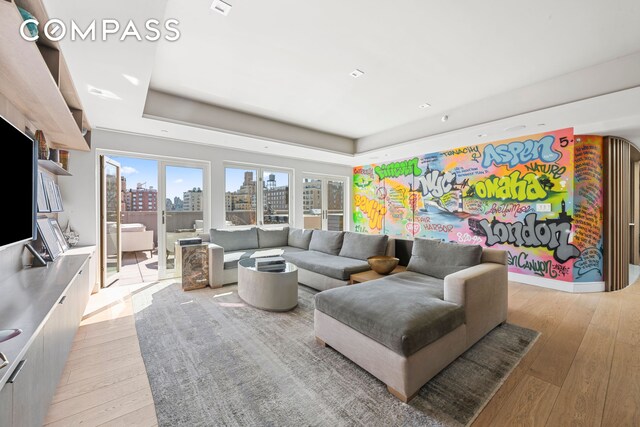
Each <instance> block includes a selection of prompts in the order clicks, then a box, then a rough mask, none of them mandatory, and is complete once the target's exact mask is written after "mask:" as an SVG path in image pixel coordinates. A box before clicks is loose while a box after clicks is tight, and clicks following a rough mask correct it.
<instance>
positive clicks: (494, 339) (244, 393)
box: [133, 282, 539, 426]
mask: <svg viewBox="0 0 640 427" xmlns="http://www.w3.org/2000/svg"><path fill="white" fill-rule="evenodd" d="M315 293H316V292H315V291H312V290H311V289H309V288H306V287H304V286H300V292H299V305H298V307H297V308H296V309H295V310H293V311H290V312H287V313H272V312H266V311H261V310H258V309H256V308H253V307H250V306H247V305H245V304H244V303H243V302H242V300H240V298H239V297H238V294H237V287H236V286H226V287H224V288H223V289H217V290H212V289H209V288H207V289H202V290H197V291H191V292H188V293H186V292H183V291H182V290H181V287H180V285H179V284H176V283H173V284H172V283H167V282H165V283H160V284H157V285H153V286H151V287H149V288H147V289H145V290H142V291H140V292H138V293H137V294H135V295H134V296H133V304H134V311H135V320H136V328H137V331H138V338H139V340H140V347H141V350H142V356H143V358H144V362H145V365H146V368H147V373H148V376H149V381H150V383H151V390H152V392H153V398H154V401H155V405H156V412H157V415H158V422H159V424H160V425H161V426H214V425H224V426H233V425H241V426H293V425H295V426H307V425H314V426H316V425H317V426H351V425H354V426H357V425H361V426H377V425H381V426H382V425H385V426H389V425H416V426H417V425H420V426H459V425H467V424H469V423H470V422H471V421H473V419H474V418H475V417H476V416H477V414H478V413H479V412H480V411H481V409H482V408H483V407H484V406H485V405H486V403H487V402H488V401H489V399H490V398H491V397H492V396H493V394H494V393H495V392H496V391H497V389H498V388H499V387H500V385H501V384H502V383H503V382H504V380H505V379H506V378H507V376H508V375H509V373H510V372H511V371H512V370H513V368H514V367H515V366H516V365H517V364H518V362H519V361H520V360H521V359H522V357H523V356H524V355H525V354H526V352H527V351H528V349H529V348H530V347H531V345H532V344H533V342H534V341H535V340H536V338H537V337H538V335H539V334H538V333H537V332H535V331H532V330H529V329H525V328H521V327H518V326H514V325H509V324H506V325H504V326H500V327H498V328H496V329H495V330H493V331H492V332H491V333H489V335H487V336H486V337H485V338H483V339H482V340H481V341H480V342H479V343H477V344H476V345H475V346H473V347H472V348H471V349H469V350H468V351H467V352H466V353H465V354H464V355H463V356H462V357H460V358H459V359H458V360H456V361H455V362H454V363H452V364H451V365H450V366H448V367H447V368H446V369H445V370H444V371H442V372H441V373H440V374H439V375H438V376H436V377H435V378H433V379H432V380H431V381H430V382H429V383H428V384H426V385H425V386H424V387H422V389H421V390H420V393H419V395H418V396H417V397H416V398H415V399H413V400H412V401H411V402H410V403H409V404H404V403H402V402H400V401H399V400H397V399H396V398H394V397H393V396H391V395H390V394H389V393H388V392H387V389H386V387H385V385H384V384H383V383H381V382H380V381H379V380H377V379H376V378H375V377H373V376H372V375H370V374H369V373H367V372H366V371H364V370H363V369H361V368H359V367H358V366H357V365H355V364H354V363H352V362H351V361H350V360H348V359H347V358H345V357H343V356H342V355H340V354H339V353H338V352H336V351H335V350H333V349H331V348H323V347H320V346H318V345H317V344H316V342H315V337H314V334H313V296H314V294H315Z"/></svg>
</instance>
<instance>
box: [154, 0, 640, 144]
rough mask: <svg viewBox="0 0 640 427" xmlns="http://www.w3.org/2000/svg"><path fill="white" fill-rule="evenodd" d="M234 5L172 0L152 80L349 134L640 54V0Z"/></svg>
mask: <svg viewBox="0 0 640 427" xmlns="http://www.w3.org/2000/svg"><path fill="white" fill-rule="evenodd" d="M228 1H229V2H230V3H231V4H232V5H233V9H232V11H231V13H230V14H229V15H228V16H223V15H221V14H219V13H216V12H214V11H210V10H208V8H209V5H210V1H208V0H197V1H195V2H192V5H191V6H190V7H185V4H184V0H169V1H168V2H167V12H166V16H167V17H175V18H177V19H179V20H180V23H181V25H180V26H181V28H182V30H183V32H182V38H181V40H180V42H179V43H170V42H162V43H160V45H159V47H158V50H157V53H156V57H155V65H154V69H153V75H152V79H151V87H152V88H153V89H157V90H160V91H164V92H167V93H171V94H175V95H179V96H182V97H187V98H192V99H195V100H198V101H204V102H206V103H211V104H214V105H218V106H223V107H228V108H231V109H235V110H240V111H244V112H250V113H252V114H256V115H259V116H265V117H270V118H273V119H277V120H281V121H285V122H289V123H294V124H297V125H301V126H305V127H309V128H313V129H318V130H321V131H325V132H330V133H334V134H338V135H343V136H347V137H350V138H362V137H365V136H369V135H372V134H376V133H378V132H382V131H384V130H387V129H390V128H393V127H396V126H399V125H402V124H405V123H409V122H412V121H414V120H418V119H421V118H423V117H425V116H427V115H431V114H441V113H442V114H444V113H445V112H447V111H448V110H450V109H453V108H457V107H460V106H463V105H467V104H470V103H473V102H475V101H478V100H481V99H483V98H487V97H491V96H494V95H497V94H501V93H504V92H508V91H511V90H514V89H518V88H521V87H524V86H528V85H531V84H534V83H537V82H541V81H544V80H547V79H550V78H553V77H556V76H561V75H563V74H567V73H570V72H574V71H577V70H581V69H584V68H588V67H591V66H593V65H596V64H599V63H602V62H606V61H610V60H612V59H615V58H618V57H621V56H625V55H628V54H630V53H633V52H636V51H638V50H640V25H638V22H640V2H638V1H637V0H628V1H611V2H610V1H602V0H586V1H585V0H564V1H557V0H541V1H535V2H525V3H523V2H517V1H516V2H514V1H512V0H495V1H491V2H478V1H462V2H460V1H453V2H435V1H424V0H415V1H403V2H388V1H371V0H350V1H344V0H325V1H321V2H308V1H299V0H271V1H257V0H256V1H251V0H228ZM178 64H179V65H178ZM354 68H359V69H361V70H363V71H364V72H365V74H364V75H363V76H362V77H360V78H358V79H354V78H352V77H351V76H350V75H349V72H350V71H352V70H353V69H354ZM425 102H428V103H430V104H431V105H432V107H431V109H426V110H424V109H419V108H418V106H419V105H420V104H423V103H425Z"/></svg>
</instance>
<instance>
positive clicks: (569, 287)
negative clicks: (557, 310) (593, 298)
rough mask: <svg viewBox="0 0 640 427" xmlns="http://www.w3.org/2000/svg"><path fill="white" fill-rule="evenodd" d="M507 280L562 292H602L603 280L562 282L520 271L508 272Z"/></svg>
mask: <svg viewBox="0 0 640 427" xmlns="http://www.w3.org/2000/svg"><path fill="white" fill-rule="evenodd" d="M509 280H511V281H513V282H519V283H524V284H527V285H534V286H540V287H542V288H549V289H555V290H558V291H564V292H604V282H563V281H562V280H554V279H547V278H546V277H537V276H530V275H527V274H520V273H509Z"/></svg>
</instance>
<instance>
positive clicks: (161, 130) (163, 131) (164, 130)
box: [160, 129, 169, 133]
mask: <svg viewBox="0 0 640 427" xmlns="http://www.w3.org/2000/svg"><path fill="white" fill-rule="evenodd" d="M160 132H162V133H169V131H168V130H166V129H160Z"/></svg>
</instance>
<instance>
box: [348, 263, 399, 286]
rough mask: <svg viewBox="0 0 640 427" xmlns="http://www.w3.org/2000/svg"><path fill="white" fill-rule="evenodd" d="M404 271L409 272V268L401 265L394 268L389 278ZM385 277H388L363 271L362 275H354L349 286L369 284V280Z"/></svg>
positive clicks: (370, 271) (371, 271)
mask: <svg viewBox="0 0 640 427" xmlns="http://www.w3.org/2000/svg"><path fill="white" fill-rule="evenodd" d="M403 271H407V267H405V266H404V265H399V266H397V267H396V268H394V269H393V271H392V272H391V273H389V274H387V276H389V275H391V274H396V273H402V272H403ZM383 277H386V276H385V275H384V274H379V273H376V272H375V271H373V270H368V271H363V272H362V273H356V274H352V275H351V277H350V279H349V284H350V285H354V284H356V283H363V282H368V281H369V280H376V279H382V278H383Z"/></svg>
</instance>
